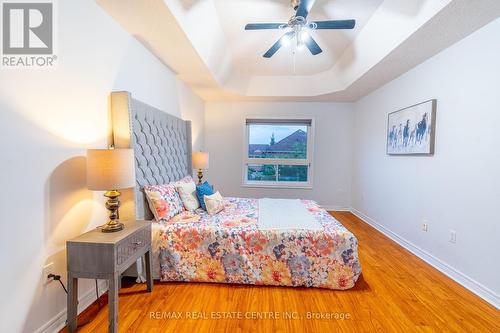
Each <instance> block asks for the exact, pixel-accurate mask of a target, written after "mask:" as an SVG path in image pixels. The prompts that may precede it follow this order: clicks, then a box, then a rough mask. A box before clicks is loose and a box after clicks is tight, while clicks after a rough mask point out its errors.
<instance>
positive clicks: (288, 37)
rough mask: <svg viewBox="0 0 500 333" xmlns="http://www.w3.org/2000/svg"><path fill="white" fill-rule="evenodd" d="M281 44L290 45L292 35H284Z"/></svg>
mask: <svg viewBox="0 0 500 333" xmlns="http://www.w3.org/2000/svg"><path fill="white" fill-rule="evenodd" d="M281 45H282V46H288V45H290V36H288V35H285V36H283V38H281Z"/></svg>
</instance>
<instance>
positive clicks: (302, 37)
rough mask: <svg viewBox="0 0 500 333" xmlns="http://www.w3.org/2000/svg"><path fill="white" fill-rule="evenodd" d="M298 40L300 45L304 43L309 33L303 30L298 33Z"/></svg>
mask: <svg viewBox="0 0 500 333" xmlns="http://www.w3.org/2000/svg"><path fill="white" fill-rule="evenodd" d="M299 39H300V41H301V42H302V43H305V42H306V41H307V40H308V39H309V33H308V32H307V30H305V29H304V30H302V31H301V32H300V37H299Z"/></svg>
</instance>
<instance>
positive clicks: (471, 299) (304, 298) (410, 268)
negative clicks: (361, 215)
mask: <svg viewBox="0 0 500 333" xmlns="http://www.w3.org/2000/svg"><path fill="white" fill-rule="evenodd" d="M331 214H332V215H333V216H334V217H335V218H337V219H338V220H339V221H341V222H342V224H344V225H345V226H346V227H347V228H348V229H349V230H351V231H352V232H353V233H354V234H355V235H356V237H357V238H358V240H359V251H360V259H361V265H362V269H363V274H362V275H361V277H360V279H359V280H358V282H357V284H356V286H355V287H354V288H353V289H350V290H347V291H334V290H325V289H312V288H311V289H307V288H282V287H261V286H259V287H256V286H242V285H224V284H201V283H200V284H195V283H159V282H158V283H155V286H154V291H153V293H147V292H145V286H144V285H132V286H130V287H125V288H122V289H121V292H120V303H119V308H120V310H119V312H120V318H119V327H120V332H149V333H155V332H158V333H159V332H161V333H164V332H176V333H179V332H180V333H184V332H186V333H190V332H197V333H201V332H230V333H237V332H259V333H261V332H484V333H485V332H496V333H498V332H500V311H498V310H497V309H496V308H495V307H493V306H491V305H489V304H488V303H486V302H485V301H483V300H481V299H480V298H478V297H477V296H475V295H474V294H472V293H471V292H469V291H468V290H466V289H465V288H463V287H462V286H460V285H459V284H457V283H456V282H454V281H453V280H451V279H449V278H448V277H446V276H445V275H443V274H442V273H440V272H439V271H437V270H436V269H434V268H432V267H431V266H429V265H428V264H427V263H425V262H424V261H422V260H420V259H419V258H417V257H416V256H414V255H413V254H411V253H410V252H408V251H406V250H405V249H403V248H402V247H400V246H399V245H397V244H396V243H394V242H393V241H391V240H390V239H388V238H387V237H385V236H384V235H382V234H381V233H379V232H378V231H377V230H375V229H373V228H372V227H370V226H369V225H367V224H365V223H364V222H362V221H361V220H359V219H358V218H357V217H355V216H354V215H353V214H351V213H348V212H332V213H331ZM105 301H106V299H103V300H101V303H102V304H103V305H102V306H101V307H99V308H98V307H97V305H96V304H94V305H93V306H91V307H90V308H89V309H87V310H86V311H85V312H84V313H82V314H81V315H80V319H79V320H80V323H82V324H83V326H81V327H80V328H79V330H78V331H79V332H82V333H83V332H106V330H107V306H106V305H104V304H105ZM156 312H159V313H156ZM152 313H155V314H154V315H152ZM169 316H170V318H168V317H169ZM177 316H180V318H176V317H177ZM313 316H314V317H313ZM188 317H190V318H188ZM195 317H198V318H195ZM203 317H207V318H203ZM218 317H220V318H218ZM239 317H241V319H238V318H239ZM271 317H274V318H271ZM65 331H66V330H63V331H61V332H65Z"/></svg>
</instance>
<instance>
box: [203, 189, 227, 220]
mask: <svg viewBox="0 0 500 333" xmlns="http://www.w3.org/2000/svg"><path fill="white" fill-rule="evenodd" d="M203 198H204V201H205V206H206V207H207V212H208V214H210V215H214V214H217V213H218V212H220V211H222V210H223V209H224V200H223V199H222V196H221V195H220V193H219V191H217V192H215V193H214V194H212V195H205V196H204V197H203Z"/></svg>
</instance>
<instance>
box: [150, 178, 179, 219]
mask: <svg viewBox="0 0 500 333" xmlns="http://www.w3.org/2000/svg"><path fill="white" fill-rule="evenodd" d="M144 193H146V198H147V199H148V203H149V208H150V209H151V211H152V212H153V215H154V216H155V219H156V220H157V221H161V220H170V219H171V218H172V217H174V216H175V215H177V214H179V213H180V212H182V211H183V210H184V207H183V205H182V201H181V198H180V197H179V194H178V193H177V191H176V190H175V187H174V185H173V184H172V183H170V184H165V185H147V186H144Z"/></svg>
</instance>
